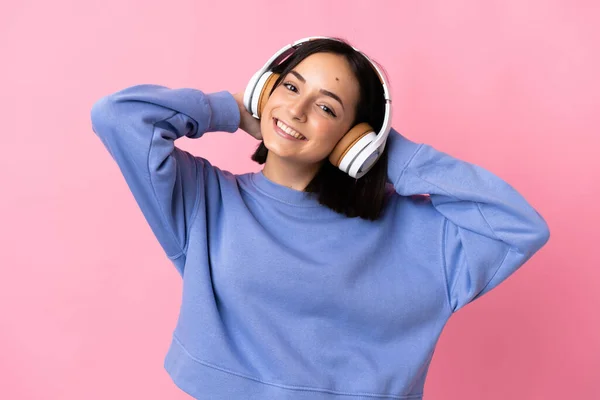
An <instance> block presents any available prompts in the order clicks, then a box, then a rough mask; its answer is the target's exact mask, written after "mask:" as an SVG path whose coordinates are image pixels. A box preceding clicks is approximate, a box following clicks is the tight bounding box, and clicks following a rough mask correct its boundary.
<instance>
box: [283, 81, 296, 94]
mask: <svg viewBox="0 0 600 400" xmlns="http://www.w3.org/2000/svg"><path fill="white" fill-rule="evenodd" d="M283 86H285V87H286V88H287V89H288V90H289V91H292V92H294V93H295V92H297V91H298V89H296V86H294V85H292V84H291V83H289V82H286V83H284V84H283Z"/></svg>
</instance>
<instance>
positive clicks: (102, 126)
mask: <svg viewBox="0 0 600 400" xmlns="http://www.w3.org/2000/svg"><path fill="white" fill-rule="evenodd" d="M113 111H114V100H113V99H112V96H110V95H109V96H104V97H102V98H100V99H99V100H97V101H96V102H95V103H94V104H93V106H92V109H91V111H90V118H91V122H92V130H93V131H94V132H95V133H96V135H98V136H102V135H103V134H106V133H108V132H109V131H110V126H111V125H110V124H111V121H114V120H115V117H114V112H113Z"/></svg>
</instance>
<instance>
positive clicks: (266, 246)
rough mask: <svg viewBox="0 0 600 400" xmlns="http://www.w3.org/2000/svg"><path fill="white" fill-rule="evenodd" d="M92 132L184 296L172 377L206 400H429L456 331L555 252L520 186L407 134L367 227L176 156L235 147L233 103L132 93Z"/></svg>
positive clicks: (184, 94)
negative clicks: (186, 147)
mask: <svg viewBox="0 0 600 400" xmlns="http://www.w3.org/2000/svg"><path fill="white" fill-rule="evenodd" d="M91 119H92V126H93V130H94V132H95V133H96V134H97V135H98V137H99V138H100V139H101V141H102V143H103V144H104V146H105V147H106V148H107V150H108V151H109V152H110V154H111V155H112V157H113V159H114V160H115V161H116V163H117V164H118V165H119V168H120V170H121V172H122V174H123V176H124V178H125V180H126V182H127V184H128V186H129V188H130V189H131V192H132V193H133V196H134V197H135V199H136V201H137V203H138V205H139V207H140V208H141V210H142V212H143V214H144V216H145V218H146V220H147V221H148V224H149V225H150V227H151V228H152V231H153V233H154V234H155V236H156V238H157V239H158V241H159V243H160V245H161V246H162V248H163V249H164V251H165V252H166V254H167V256H168V257H169V258H170V260H171V261H172V262H173V264H174V265H175V267H176V268H177V270H178V271H179V273H180V274H181V276H182V278H183V297H182V304H181V310H180V314H179V318H178V322H177V325H176V328H175V330H174V334H173V340H172V342H171V345H170V348H169V351H168V353H167V355H166V358H165V368H166V370H167V371H168V373H169V374H170V376H171V377H172V379H173V381H174V382H175V384H176V385H177V386H178V387H179V388H181V389H182V390H183V391H185V392H187V393H188V394H190V395H191V396H193V397H194V398H196V399H203V400H220V399H223V400H237V399H244V400H270V399H274V400H286V399H287V400H334V399H335V400H341V399H346V400H367V399H368V400H374V399H413V400H414V399H421V398H422V396H423V386H424V383H425V376H426V374H427V370H428V367H429V364H430V361H431V358H432V356H433V352H434V348H435V346H436V342H437V340H438V338H439V336H440V333H441V331H442V328H443V327H444V325H445V324H446V322H447V320H448V318H449V317H450V316H451V315H452V314H453V313H454V312H455V311H457V310H458V309H460V308H461V307H463V306H464V305H466V304H467V303H469V302H471V301H473V300H474V299H476V298H478V297H480V296H481V295H483V294H484V293H486V292H488V291H490V290H491V289H493V288H494V287H496V286H497V285H498V284H499V283H500V282H502V281H503V280H505V279H506V278H507V277H508V276H509V275H510V274H511V273H513V272H514V271H515V270H516V269H517V268H519V267H520V266H521V265H522V264H523V263H525V262H526V261H527V260H528V259H529V258H530V257H531V256H532V255H533V254H534V253H535V252H536V251H537V250H539V249H540V248H541V247H542V246H543V245H544V244H545V243H546V242H547V240H548V238H549V230H548V226H547V224H546V222H545V221H544V219H543V218H542V217H541V216H540V214H538V213H537V212H536V210H535V209H534V208H532V207H531V205H529V204H528V203H527V201H526V200H525V199H524V198H523V197H522V196H521V195H520V194H519V193H518V192H517V191H515V189H513V188H512V187H511V186H510V185H509V184H507V183H506V182H504V181H503V180H501V179H500V178H499V177H497V176H495V175H493V174H492V173H490V172H488V171H487V170H485V169H483V168H481V167H479V166H476V165H474V164H471V163H468V162H465V161H461V160H459V159H456V158H453V157H451V156H450V155H448V154H445V153H443V152H440V151H438V150H436V149H434V148H433V147H431V146H429V145H426V144H418V143H415V142H413V141H410V140H409V139H407V138H406V137H404V136H402V135H401V134H399V133H398V132H397V131H395V130H392V131H391V133H390V137H389V139H388V142H387V143H388V144H387V145H388V148H389V168H388V177H389V181H390V183H391V184H393V187H394V189H395V191H393V193H392V194H391V195H390V196H391V197H390V199H389V202H388V204H387V206H386V208H385V210H384V213H383V216H382V217H381V218H380V219H379V220H377V221H367V220H363V219H360V218H348V217H346V216H344V215H341V214H338V213H335V212H334V211H332V210H330V209H329V208H327V207H325V206H322V205H320V204H319V203H318V201H317V200H316V198H315V197H314V195H312V194H309V193H306V192H301V191H296V190H293V189H290V188H287V187H284V186H281V185H278V184H276V183H274V182H272V181H270V180H269V179H267V178H266V177H265V176H264V175H263V174H262V172H258V173H246V174H241V175H234V174H232V173H230V172H227V171H224V170H221V169H219V168H217V167H216V166H213V165H211V164H210V163H209V161H207V160H206V159H204V158H201V157H197V156H194V155H192V154H190V153H188V152H186V151H183V150H181V149H179V148H177V147H175V145H174V141H175V140H176V139H178V138H181V137H183V136H186V137H188V138H194V139H195V138H200V137H201V136H202V135H203V134H204V133H205V132H211V131H225V132H235V131H236V130H237V129H238V126H239V121H240V114H239V109H238V106H237V104H236V102H235V100H234V98H233V96H232V95H231V94H230V93H228V92H218V93H211V94H205V93H203V92H202V91H199V90H196V89H190V88H184V89H169V88H166V87H162V86H157V85H138V86H133V87H130V88H127V89H124V90H121V91H119V92H117V93H115V94H112V95H109V96H106V97H103V98H102V99H100V100H98V101H97V102H96V103H95V104H94V106H93V108H92V111H91ZM423 193H425V194H429V197H425V199H426V200H417V199H413V198H412V197H411V195H415V194H423Z"/></svg>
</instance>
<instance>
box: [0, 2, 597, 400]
mask: <svg viewBox="0 0 600 400" xmlns="http://www.w3.org/2000/svg"><path fill="white" fill-rule="evenodd" d="M374 4H377V5H378V7H377V8H376V7H375V6H374ZM598 4H599V3H598V2H593V1H573V0H563V1H556V0H555V1H552V0H543V1H542V0H536V1H532V0H528V1H523V0H510V1H506V0H503V1H500V0H498V1H379V2H372V3H371V5H368V4H367V2H366V1H322V0H321V1H302V2H301V1H294V2H291V1H290V2H280V1H252V2H245V1H239V2H230V1H205V2H201V1H186V0H170V1H148V0H137V1H134V0H129V1H125V0H105V1H75V0H70V1H68V0H57V1H54V2H43V1H20V2H11V3H10V5H9V3H6V2H5V3H3V5H2V6H0V33H1V34H0V50H1V59H2V61H1V63H0V68H1V74H0V79H1V80H2V86H1V91H0V110H1V111H0V112H1V114H2V126H3V130H2V141H1V147H2V150H1V151H2V157H0V179H1V180H0V182H2V184H1V186H0V187H1V188H2V196H0V218H1V219H0V221H2V222H1V223H0V243H1V246H2V252H1V258H0V260H1V262H0V265H1V269H0V274H1V275H0V300H1V301H0V316H1V318H0V398H2V399H61V400H69V399H107V398H111V399H141V398H144V399H167V398H168V399H187V398H189V396H188V395H186V394H184V393H183V392H181V391H180V390H179V389H178V388H176V387H175V386H174V384H173V383H172V382H171V380H170V378H169V377H168V375H167V374H166V372H165V371H164V369H163V366H162V364H163V358H164V356H165V353H166V350H167V346H168V344H169V340H170V336H171V333H172V331H173V329H174V327H175V321H176V318H177V314H178V307H179V302H180V290H181V280H180V278H179V276H178V274H177V272H176V271H175V268H174V267H173V266H172V265H171V264H170V261H169V260H168V259H167V257H166V256H165V255H164V254H163V252H162V250H161V248H160V246H159V245H158V242H157V241H156V239H155V238H154V236H153V235H152V232H151V230H150V228H149V227H148V226H147V224H146V222H145V220H144V219H143V216H142V213H141V211H139V209H138V207H137V205H136V203H135V202H134V199H133V197H132V195H131V194H130V192H129V190H128V188H127V187H126V185H125V181H124V179H123V178H122V176H121V175H120V173H119V170H118V168H117V166H116V164H115V163H114V162H113V161H112V159H111V158H110V156H109V154H108V152H107V151H106V150H105V149H104V148H103V146H102V144H101V142H100V141H99V139H98V138H97V137H95V135H94V134H93V132H92V130H91V125H90V116H89V113H90V108H91V106H92V104H93V103H94V102H95V101H96V100H97V99H99V98H100V97H101V96H104V95H106V94H109V93H112V92H114V91H117V90H119V89H122V88H125V87H127V86H131V85H134V84H139V83H156V84H162V85H167V86H170V87H195V88H199V89H202V90H204V91H206V92H210V91H218V90H229V91H232V92H235V91H238V90H241V89H243V87H244V86H245V84H246V81H247V79H248V78H249V77H250V76H251V75H252V73H253V72H254V71H255V69H257V68H258V67H259V66H260V65H262V63H263V62H264V61H266V59H267V58H268V57H269V56H270V55H271V54H272V53H273V52H274V51H276V50H277V49H279V48H280V47H281V46H283V45H284V44H286V43H289V42H292V41H294V40H295V39H299V38H301V37H305V36H310V35H335V36H341V37H344V38H346V39H348V40H350V41H351V43H353V44H354V45H355V46H356V47H358V48H359V49H361V50H363V51H365V52H366V53H367V54H369V55H370V56H372V57H373V58H374V59H376V60H378V61H379V62H380V63H381V64H383V65H384V67H385V68H386V69H387V72H388V74H389V76H390V79H391V84H392V95H393V98H394V105H395V114H394V119H393V122H394V124H393V125H394V127H395V128H396V129H398V130H399V131H400V132H402V133H403V134H405V135H406V136H407V137H409V138H411V139H413V140H416V141H421V142H426V143H429V144H431V145H433V146H435V147H436V148H438V149H440V150H443V151H446V152H448V153H450V154H452V155H454V156H456V157H459V158H462V159H465V160H468V161H471V162H474V163H476V164H479V165H482V166H484V167H485V168H487V169H489V170H491V171H493V172H495V173H496V174H497V175H499V176H501V177H502V178H504V179H506V180H507V181H509V182H510V183H511V184H512V185H513V186H514V187H516V188H517V189H518V190H519V191H520V192H521V193H523V195H524V196H525V197H526V198H527V199H528V200H529V201H530V202H531V204H532V205H533V206H534V207H535V208H536V209H538V210H539V212H540V213H541V214H542V215H543V216H544V217H545V218H546V220H547V221H548V223H549V225H550V229H551V232H552V237H551V239H550V242H549V243H548V244H547V245H546V247H544V248H543V249H542V250H541V251H540V252H539V253H538V254H536V255H535V256H534V257H533V258H532V259H531V260H530V261H529V262H528V263H527V264H526V265H525V266H524V267H523V268H522V269H521V270H519V271H518V272H517V273H516V274H515V275H513V276H512V277H511V278H510V279H508V280H507V282H505V283H504V284H503V285H501V286H500V287H499V288H498V289H495V290H494V291H493V292H492V293H490V294H488V295H486V296H484V297H483V298H482V299H480V300H478V301H476V302H475V303H473V304H471V305H469V306H467V307H466V308H465V309H463V310H461V311H460V312H459V313H458V314H456V315H455V316H454V317H453V318H452V319H451V320H450V322H449V324H448V325H447V327H446V329H445V331H444V333H443V335H442V337H441V340H440V342H439V345H438V347H437V350H436V353H435V356H434V359H433V363H432V366H431V369H430V374H429V377H428V380H427V383H426V387H425V399H426V400H432V399H461V400H465V399H478V400H480V399H490V400H494V399H498V400H500V399H502V400H506V399H544V400H551V399H592V398H600V383H599V382H600V380H599V376H600V332H599V329H598V328H599V326H600V312H599V311H598V310H599V308H600V290H599V283H600V260H599V257H598V255H597V252H596V251H594V250H593V248H594V246H598V239H599V238H600V235H599V234H598V228H597V227H598V226H599V224H600V212H599V211H598V206H597V199H598V197H599V196H600V156H599V155H598V148H599V147H600V139H598V137H599V136H598V135H599V133H600V130H599V128H598V126H599V125H600V124H599V123H600V117H599V116H600V112H599V108H600V107H599V106H600V95H599V93H600V79H599V78H598V71H600V45H599V43H600V32H599V30H600V29H599V25H598V21H599V20H600V7H599V5H598ZM255 144H256V143H255V141H254V139H252V138H250V137H249V136H248V135H246V134H244V133H243V132H241V131H240V132H237V133H235V134H233V135H230V134H220V133H212V134H208V135H206V136H205V137H204V138H202V139H200V140H196V141H194V140H191V139H182V140H181V141H178V145H179V146H180V147H182V148H185V149H186V150H189V151H192V152H193V153H195V154H197V155H201V156H204V157H207V158H209V159H210V160H211V161H212V162H213V163H215V164H216V165H218V166H220V167H221V168H224V169H229V170H231V171H234V172H244V171H249V170H258V165H256V164H254V163H252V162H251V161H250V159H249V156H250V154H251V153H252V151H253V149H254V148H255Z"/></svg>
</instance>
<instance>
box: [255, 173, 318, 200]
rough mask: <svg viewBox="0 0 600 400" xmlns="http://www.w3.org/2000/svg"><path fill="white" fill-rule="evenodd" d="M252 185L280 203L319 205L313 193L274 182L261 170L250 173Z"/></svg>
mask: <svg viewBox="0 0 600 400" xmlns="http://www.w3.org/2000/svg"><path fill="white" fill-rule="evenodd" d="M251 180H252V183H253V184H254V186H255V187H256V188H257V189H258V190H259V191H261V192H262V193H263V194H265V195H267V196H269V197H271V198H273V199H275V200H278V201H280V202H282V203H286V204H290V205H294V206H299V207H319V206H320V204H319V202H318V200H317V198H316V196H315V194H314V193H309V192H303V191H300V190H295V189H291V188H289V187H287V186H283V185H280V184H278V183H275V182H273V181H271V180H269V178H267V177H266V176H265V175H264V174H263V172H262V171H259V172H256V173H254V174H252V175H251Z"/></svg>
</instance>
